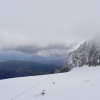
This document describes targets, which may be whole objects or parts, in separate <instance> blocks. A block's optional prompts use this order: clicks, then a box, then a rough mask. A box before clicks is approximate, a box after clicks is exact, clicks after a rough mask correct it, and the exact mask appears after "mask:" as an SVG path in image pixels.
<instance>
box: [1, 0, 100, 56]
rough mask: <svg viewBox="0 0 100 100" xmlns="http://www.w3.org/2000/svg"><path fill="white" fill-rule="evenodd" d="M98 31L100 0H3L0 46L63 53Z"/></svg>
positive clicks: (28, 50)
mask: <svg viewBox="0 0 100 100" xmlns="http://www.w3.org/2000/svg"><path fill="white" fill-rule="evenodd" d="M96 34H100V0H0V50H6V51H7V50H15V51H21V52H26V53H30V54H32V53H37V54H42V53H44V54H45V53H46V52H47V51H48V52H49V53H51V51H52V52H53V53H56V54H57V53H58V54H59V53H61V52H62V53H61V54H63V53H66V52H69V51H70V50H72V49H73V48H75V47H76V46H77V45H78V44H80V43H82V42H84V41H85V40H87V39H90V38H93V37H94V36H95V35H96ZM53 50H54V51H53ZM65 51H66V52H65Z"/></svg>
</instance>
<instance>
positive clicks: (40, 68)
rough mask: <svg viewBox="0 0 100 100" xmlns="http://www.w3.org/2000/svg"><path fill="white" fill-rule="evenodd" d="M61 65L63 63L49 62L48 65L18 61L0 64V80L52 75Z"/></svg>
mask: <svg viewBox="0 0 100 100" xmlns="http://www.w3.org/2000/svg"><path fill="white" fill-rule="evenodd" d="M58 62H59V61H58ZM62 65H63V63H61V64H60V63H57V61H56V62H55V61H50V63H49V61H48V63H40V62H33V61H18V60H12V61H6V62H0V79H6V78H14V77H23V76H34V75H44V74H52V73H54V72H55V70H56V69H60V68H61V66H62Z"/></svg>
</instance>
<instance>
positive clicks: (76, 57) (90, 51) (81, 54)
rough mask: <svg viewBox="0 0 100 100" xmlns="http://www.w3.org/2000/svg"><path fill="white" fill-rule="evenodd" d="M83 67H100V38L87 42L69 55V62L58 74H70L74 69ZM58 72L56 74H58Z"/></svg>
mask: <svg viewBox="0 0 100 100" xmlns="http://www.w3.org/2000/svg"><path fill="white" fill-rule="evenodd" d="M83 65H88V66H98V65H100V38H99V37H95V38H93V39H91V40H88V41H85V42H84V43H83V44H82V45H80V47H79V48H78V49H76V50H74V51H72V52H70V53H69V54H68V57H67V61H66V62H65V64H64V66H63V67H62V68H61V69H60V70H59V71H58V70H57V71H58V72H68V71H70V70H71V69H72V68H74V67H82V66H83ZM57 71H56V72H57Z"/></svg>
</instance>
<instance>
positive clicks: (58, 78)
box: [0, 66, 100, 100]
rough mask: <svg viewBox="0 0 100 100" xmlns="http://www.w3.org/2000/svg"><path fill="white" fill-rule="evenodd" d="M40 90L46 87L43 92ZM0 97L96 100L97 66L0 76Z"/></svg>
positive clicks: (99, 88)
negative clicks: (68, 70)
mask: <svg viewBox="0 0 100 100" xmlns="http://www.w3.org/2000/svg"><path fill="white" fill-rule="evenodd" d="M53 82H55V84H53ZM42 90H46V91H45V93H46V94H45V95H44V96H42V95H40V94H41V92H42ZM0 100H100V66H97V67H87V66H83V67H75V68H74V69H72V70H71V71H70V72H67V73H59V74H51V75H43V76H33V77H24V78H15V79H6V80H0Z"/></svg>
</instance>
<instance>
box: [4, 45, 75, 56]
mask: <svg viewBox="0 0 100 100" xmlns="http://www.w3.org/2000/svg"><path fill="white" fill-rule="evenodd" d="M73 47H75V44H72V45H69V46H65V45H61V44H60V45H59V44H55V45H48V46H46V47H37V46H35V45H27V46H19V47H16V48H14V47H10V48H3V49H2V50H3V51H11V50H12V51H20V52H24V53H28V54H35V53H38V52H41V51H48V50H49V51H50V50H59V51H60V50H62V51H63V50H64V51H69V50H71V49H72V48H73ZM55 55H59V54H58V53H56V52H55Z"/></svg>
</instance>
